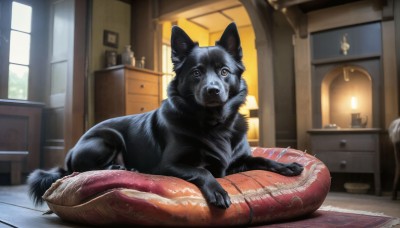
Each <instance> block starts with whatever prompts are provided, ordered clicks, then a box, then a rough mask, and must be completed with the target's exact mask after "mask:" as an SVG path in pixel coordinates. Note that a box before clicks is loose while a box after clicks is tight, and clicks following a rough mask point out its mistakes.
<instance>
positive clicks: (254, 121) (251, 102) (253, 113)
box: [245, 95, 259, 140]
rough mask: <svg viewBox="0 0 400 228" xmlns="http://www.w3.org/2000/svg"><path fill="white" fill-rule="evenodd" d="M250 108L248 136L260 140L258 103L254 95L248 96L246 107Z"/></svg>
mask: <svg viewBox="0 0 400 228" xmlns="http://www.w3.org/2000/svg"><path fill="white" fill-rule="evenodd" d="M245 108H246V109H247V110H248V117H249V119H248V123H249V130H248V132H247V138H249V139H255V140H258V126H259V119H258V105H257V101H256V98H255V97H254V96H252V95H249V96H247V97H246V107H245Z"/></svg>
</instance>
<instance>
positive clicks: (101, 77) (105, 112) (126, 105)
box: [95, 65, 161, 123]
mask: <svg viewBox="0 0 400 228" xmlns="http://www.w3.org/2000/svg"><path fill="white" fill-rule="evenodd" d="M160 81H161V74H160V73H156V72H153V71H150V70H145V69H140V68H135V67H131V66H124V65H121V66H115V67H110V68H107V69H105V70H101V71H96V72H95V121H96V123H98V122H100V121H102V120H105V119H109V118H112V117H117V116H125V115H131V114H138V113H143V112H148V111H151V110H154V109H156V108H158V107H159V106H160V87H161V86H160Z"/></svg>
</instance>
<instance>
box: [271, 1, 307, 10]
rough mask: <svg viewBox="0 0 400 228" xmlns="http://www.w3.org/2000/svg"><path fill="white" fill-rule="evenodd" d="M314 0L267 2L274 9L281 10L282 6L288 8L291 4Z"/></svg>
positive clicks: (295, 4)
mask: <svg viewBox="0 0 400 228" xmlns="http://www.w3.org/2000/svg"><path fill="white" fill-rule="evenodd" d="M311 1H314V0H268V3H269V4H270V5H271V6H272V7H273V8H274V9H275V10H282V9H284V8H289V7H292V6H297V5H299V4H303V3H306V2H311Z"/></svg>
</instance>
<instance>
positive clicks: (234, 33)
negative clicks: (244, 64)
mask: <svg viewBox="0 0 400 228" xmlns="http://www.w3.org/2000/svg"><path fill="white" fill-rule="evenodd" d="M216 44H217V45H219V46H221V47H223V48H225V50H226V51H228V52H229V53H230V54H231V55H232V56H233V57H234V58H235V60H236V61H241V60H242V56H243V54H242V47H241V45H240V37H239V32H238V30H237V27H236V24H235V23H234V22H232V23H231V24H229V25H228V27H226V29H225V31H224V33H223V34H222V36H221V39H220V40H219V41H217V43H216Z"/></svg>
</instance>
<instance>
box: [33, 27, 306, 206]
mask: <svg viewBox="0 0 400 228" xmlns="http://www.w3.org/2000/svg"><path fill="white" fill-rule="evenodd" d="M171 47H172V61H173V64H174V70H175V72H176V77H175V78H174V80H173V81H172V82H171V83H170V85H169V87H168V96H169V98H168V99H167V100H165V101H164V102H163V103H162V105H161V107H160V108H159V109H157V110H155V111H152V112H148V113H144V114H138V115H131V116H124V117H118V118H113V119H110V120H106V121H104V122H101V123H99V124H97V125H96V126H94V127H93V128H91V129H90V130H89V131H88V132H87V133H85V134H84V135H83V136H82V138H81V139H80V140H79V141H78V143H77V144H76V145H75V147H74V148H72V149H71V150H70V151H69V153H68V155H67V157H66V168H67V170H64V169H62V168H55V169H53V170H50V171H43V170H36V171H34V172H33V173H32V174H31V175H30V176H29V178H28V184H29V186H30V193H31V195H32V196H33V198H34V201H35V203H41V202H42V199H41V196H42V195H43V194H44V192H45V191H46V190H47V189H48V188H49V187H50V185H51V183H53V182H54V181H56V180H57V179H59V178H61V177H62V176H65V175H67V174H70V173H71V172H73V171H77V172H84V171H88V170H100V169H115V168H117V169H119V168H123V169H125V168H126V169H128V170H131V169H134V170H137V171H139V172H143V173H150V174H160V175H170V176H175V177H179V178H182V179H184V180H187V181H189V182H192V183H193V184H195V185H196V186H198V187H199V189H200V190H201V191H202V193H203V195H204V197H205V198H206V200H207V201H208V202H209V203H211V204H213V205H215V206H217V207H220V208H228V207H229V206H230V204H231V202H230V198H229V195H228V194H227V192H226V191H225V190H224V189H223V188H222V187H221V185H220V184H219V183H218V182H217V181H216V179H215V178H216V177H223V176H225V175H227V174H232V173H236V172H241V171H246V170H254V169H261V170H268V171H273V172H277V173H279V174H282V175H286V176H295V175H299V174H300V173H301V172H302V170H303V167H302V166H301V165H299V164H297V163H292V164H282V163H278V162H275V161H272V160H268V159H265V158H260V157H252V156H251V151H250V146H249V144H248V142H247V140H246V131H247V123H246V120H245V118H244V117H243V116H242V115H241V114H239V113H238V109H239V107H240V106H241V105H242V104H243V103H244V102H245V99H246V95H247V86H246V83H245V81H244V80H243V79H242V78H241V75H242V73H243V71H244V66H243V64H242V49H241V46H240V39H239V34H238V31H237V28H236V25H235V24H234V23H232V24H230V25H229V26H228V27H227V28H226V30H225V31H224V33H223V35H222V37H221V39H220V41H219V42H217V44H216V46H212V47H199V46H198V44H197V43H194V42H193V41H192V40H191V39H190V38H189V36H188V35H187V34H186V33H185V32H184V31H183V30H182V29H180V28H179V27H176V26H175V27H173V28H172V37H171ZM119 155H122V160H123V164H118V163H117V162H116V160H118V159H117V157H118V156H119Z"/></svg>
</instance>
